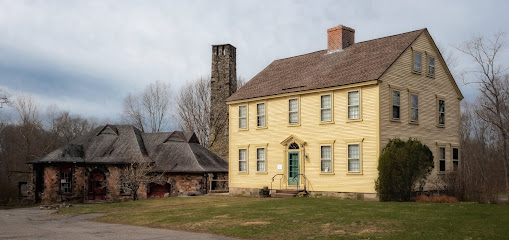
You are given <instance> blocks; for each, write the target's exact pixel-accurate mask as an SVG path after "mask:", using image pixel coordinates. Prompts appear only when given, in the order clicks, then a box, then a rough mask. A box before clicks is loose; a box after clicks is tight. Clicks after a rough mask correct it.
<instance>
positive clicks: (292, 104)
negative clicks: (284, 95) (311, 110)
mask: <svg viewBox="0 0 509 240" xmlns="http://www.w3.org/2000/svg"><path fill="white" fill-rule="evenodd" d="M289 110H290V112H294V111H298V110H299V102H298V100H297V99H292V100H290V109H289Z"/></svg>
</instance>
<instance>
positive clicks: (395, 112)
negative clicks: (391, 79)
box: [392, 90, 400, 120]
mask: <svg viewBox="0 0 509 240" xmlns="http://www.w3.org/2000/svg"><path fill="white" fill-rule="evenodd" d="M399 99H400V92H399V91H396V90H392V119H394V120H398V119H399V114H400V100H399Z"/></svg>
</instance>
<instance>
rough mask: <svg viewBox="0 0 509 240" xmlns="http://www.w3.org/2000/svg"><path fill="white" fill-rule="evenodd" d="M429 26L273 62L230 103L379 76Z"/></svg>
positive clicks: (356, 81)
mask: <svg viewBox="0 0 509 240" xmlns="http://www.w3.org/2000/svg"><path fill="white" fill-rule="evenodd" d="M424 31H426V29H420V30H416V31H412V32H407V33H402V34H398V35H393V36H388V37H383V38H378V39H374V40H369V41H365V42H359V43H355V44H353V45H351V46H349V47H347V48H345V49H343V50H341V51H335V52H330V53H328V52H327V50H322V51H317V52H312V53H308V54H304V55H300V56H295V57H290V58H285V59H279V60H276V61H274V62H272V63H271V64H270V65H269V66H267V67H266V68H265V69H264V70H263V71H261V72H260V73H258V74H257V75H256V76H255V77H253V78H252V79H251V80H250V81H249V82H247V83H246V85H244V86H243V87H242V88H240V89H239V90H238V91H237V92H235V93H234V94H233V95H232V96H230V97H229V98H227V99H226V101H227V102H232V101H237V100H244V99H250V98H257V97H265V96H271V95H277V94H282V93H291V92H299V91H305V90H312V89H321V88H328V87H335V86H342V85H348V84H354V83H362V82H366V81H371V80H377V79H379V78H380V77H381V76H382V75H383V73H384V72H385V71H386V70H387V69H388V68H389V67H390V66H391V65H392V64H393V63H394V62H395V61H396V59H398V57H399V56H400V55H401V54H402V53H403V52H404V51H405V50H406V49H407V48H408V47H409V46H410V45H411V44H412V43H413V42H414V41H415V40H416V39H417V37H419V35H421V34H422V33H423V32H424Z"/></svg>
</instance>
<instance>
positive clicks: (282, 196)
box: [270, 193, 297, 198]
mask: <svg viewBox="0 0 509 240" xmlns="http://www.w3.org/2000/svg"><path fill="white" fill-rule="evenodd" d="M270 196H271V197H273V198H291V197H295V196H297V194H293V193H273V194H271V195H270Z"/></svg>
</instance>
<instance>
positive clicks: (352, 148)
mask: <svg viewBox="0 0 509 240" xmlns="http://www.w3.org/2000/svg"><path fill="white" fill-rule="evenodd" d="M359 154H360V151H359V145H358V144H352V145H348V158H360V157H359Z"/></svg>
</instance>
